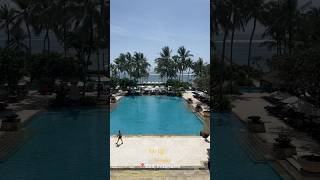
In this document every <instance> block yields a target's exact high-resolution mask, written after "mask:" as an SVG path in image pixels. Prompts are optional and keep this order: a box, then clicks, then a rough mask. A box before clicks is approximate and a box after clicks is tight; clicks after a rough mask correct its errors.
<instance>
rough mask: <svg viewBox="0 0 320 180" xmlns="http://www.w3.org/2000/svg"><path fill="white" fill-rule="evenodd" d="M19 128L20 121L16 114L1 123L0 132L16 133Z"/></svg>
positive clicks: (10, 115) (8, 116)
mask: <svg viewBox="0 0 320 180" xmlns="http://www.w3.org/2000/svg"><path fill="white" fill-rule="evenodd" d="M19 128H20V119H19V118H18V115H17V114H9V115H7V116H6V117H5V120H3V121H2V123H1V129H0V130H1V131H17V130H19Z"/></svg>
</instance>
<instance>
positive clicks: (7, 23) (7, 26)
mask: <svg viewBox="0 0 320 180" xmlns="http://www.w3.org/2000/svg"><path fill="white" fill-rule="evenodd" d="M6 31H7V48H9V46H10V39H11V34H10V24H9V22H8V20H7V22H6Z"/></svg>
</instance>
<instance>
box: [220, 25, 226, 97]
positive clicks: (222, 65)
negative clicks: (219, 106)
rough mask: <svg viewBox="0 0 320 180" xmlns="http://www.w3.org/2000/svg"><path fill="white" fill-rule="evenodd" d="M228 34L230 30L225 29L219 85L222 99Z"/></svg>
mask: <svg viewBox="0 0 320 180" xmlns="http://www.w3.org/2000/svg"><path fill="white" fill-rule="evenodd" d="M227 36H228V30H225V31H224V35H223V45H222V57H221V68H220V87H219V91H220V93H219V95H220V100H221V101H222V96H223V82H224V61H225V54H226V40H227Z"/></svg>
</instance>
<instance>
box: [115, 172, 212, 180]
mask: <svg viewBox="0 0 320 180" xmlns="http://www.w3.org/2000/svg"><path fill="white" fill-rule="evenodd" d="M110 179H111V180H141V179H144V180H210V173H209V170H161V171H159V170H139V171H136V170H122V171H118V170H111V171H110Z"/></svg>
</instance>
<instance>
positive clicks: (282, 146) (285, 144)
mask: <svg viewBox="0 0 320 180" xmlns="http://www.w3.org/2000/svg"><path fill="white" fill-rule="evenodd" d="M274 140H275V143H274V144H273V155H274V156H275V157H276V158H278V159H286V158H288V157H291V156H293V155H296V154H297V150H296V147H295V146H294V145H292V144H291V141H292V140H291V138H290V137H289V136H288V135H287V134H285V133H280V134H279V135H278V137H276V138H274Z"/></svg>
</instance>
